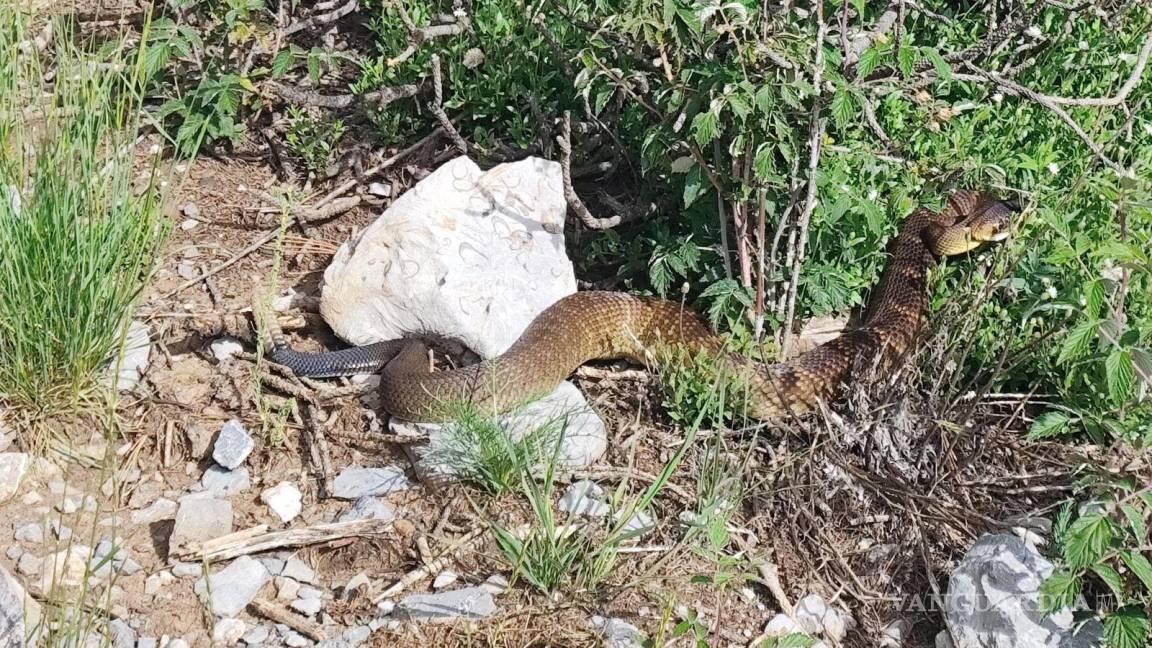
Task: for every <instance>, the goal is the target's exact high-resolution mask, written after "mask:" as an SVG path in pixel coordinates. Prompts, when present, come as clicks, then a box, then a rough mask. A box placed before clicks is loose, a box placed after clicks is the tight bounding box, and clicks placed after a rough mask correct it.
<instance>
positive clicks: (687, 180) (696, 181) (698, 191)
mask: <svg viewBox="0 0 1152 648" xmlns="http://www.w3.org/2000/svg"><path fill="white" fill-rule="evenodd" d="M705 190H707V185H706V184H705V182H704V172H703V171H701V170H700V165H696V166H693V167H692V168H691V169H689V170H688V173H687V174H686V175H685V176H684V209H688V208H689V207H691V206H692V204H693V203H695V202H696V200H697V199H699V198H700V196H701V195H703V194H704V192H705Z"/></svg>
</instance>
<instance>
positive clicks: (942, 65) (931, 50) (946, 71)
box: [920, 47, 952, 81]
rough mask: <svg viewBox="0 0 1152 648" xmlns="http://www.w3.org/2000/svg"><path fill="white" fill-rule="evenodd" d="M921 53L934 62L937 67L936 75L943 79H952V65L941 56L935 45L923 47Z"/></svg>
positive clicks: (933, 64)
mask: <svg viewBox="0 0 1152 648" xmlns="http://www.w3.org/2000/svg"><path fill="white" fill-rule="evenodd" d="M920 53H921V54H922V55H924V58H926V59H928V60H929V61H931V62H932V66H933V67H935V68H936V75H937V76H939V77H940V80H941V81H951V80H952V66H951V65H948V62H947V61H945V60H944V57H943V56H940V52H938V51H936V48H935V47H921V48H920Z"/></svg>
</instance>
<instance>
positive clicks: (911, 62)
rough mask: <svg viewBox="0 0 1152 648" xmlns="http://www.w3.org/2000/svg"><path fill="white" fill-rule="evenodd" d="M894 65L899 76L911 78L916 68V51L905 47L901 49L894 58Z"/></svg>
mask: <svg viewBox="0 0 1152 648" xmlns="http://www.w3.org/2000/svg"><path fill="white" fill-rule="evenodd" d="M896 64H897V66H898V67H899V68H900V73H901V74H903V75H904V76H911V75H912V72H913V70H914V69H915V66H916V51H915V50H914V49H912V48H911V47H908V46H907V45H905V46H904V47H901V48H900V52H899V53H898V54H897V56H896Z"/></svg>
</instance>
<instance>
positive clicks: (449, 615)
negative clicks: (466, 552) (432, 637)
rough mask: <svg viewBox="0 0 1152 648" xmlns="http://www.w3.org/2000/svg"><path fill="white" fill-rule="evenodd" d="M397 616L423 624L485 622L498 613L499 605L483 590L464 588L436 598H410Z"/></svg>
mask: <svg viewBox="0 0 1152 648" xmlns="http://www.w3.org/2000/svg"><path fill="white" fill-rule="evenodd" d="M396 613H398V614H401V615H403V616H405V617H407V618H408V619H409V620H412V621H420V622H437V621H451V620H454V619H461V618H466V619H482V618H484V617H488V616H491V615H493V614H495V613H496V602H495V601H494V600H493V599H492V593H491V592H489V591H488V590H486V589H484V588H482V587H465V588H462V589H457V590H452V591H450V592H439V593H437V594H410V595H408V596H406V597H404V598H403V599H402V600H401V601H400V602H399V603H398V604H397V605H396Z"/></svg>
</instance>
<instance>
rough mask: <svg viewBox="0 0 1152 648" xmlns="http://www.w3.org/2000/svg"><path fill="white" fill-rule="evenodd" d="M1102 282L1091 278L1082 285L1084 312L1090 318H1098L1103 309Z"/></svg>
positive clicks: (1103, 293) (1103, 294) (1103, 292)
mask: <svg viewBox="0 0 1152 648" xmlns="http://www.w3.org/2000/svg"><path fill="white" fill-rule="evenodd" d="M1104 296H1105V291H1104V282H1103V281H1101V280H1100V279H1093V280H1091V281H1089V282H1088V283H1087V284H1086V285H1085V286H1084V312H1085V313H1087V314H1088V317H1091V318H1092V319H1099V318H1100V315H1101V314H1102V311H1103V309H1104Z"/></svg>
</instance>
